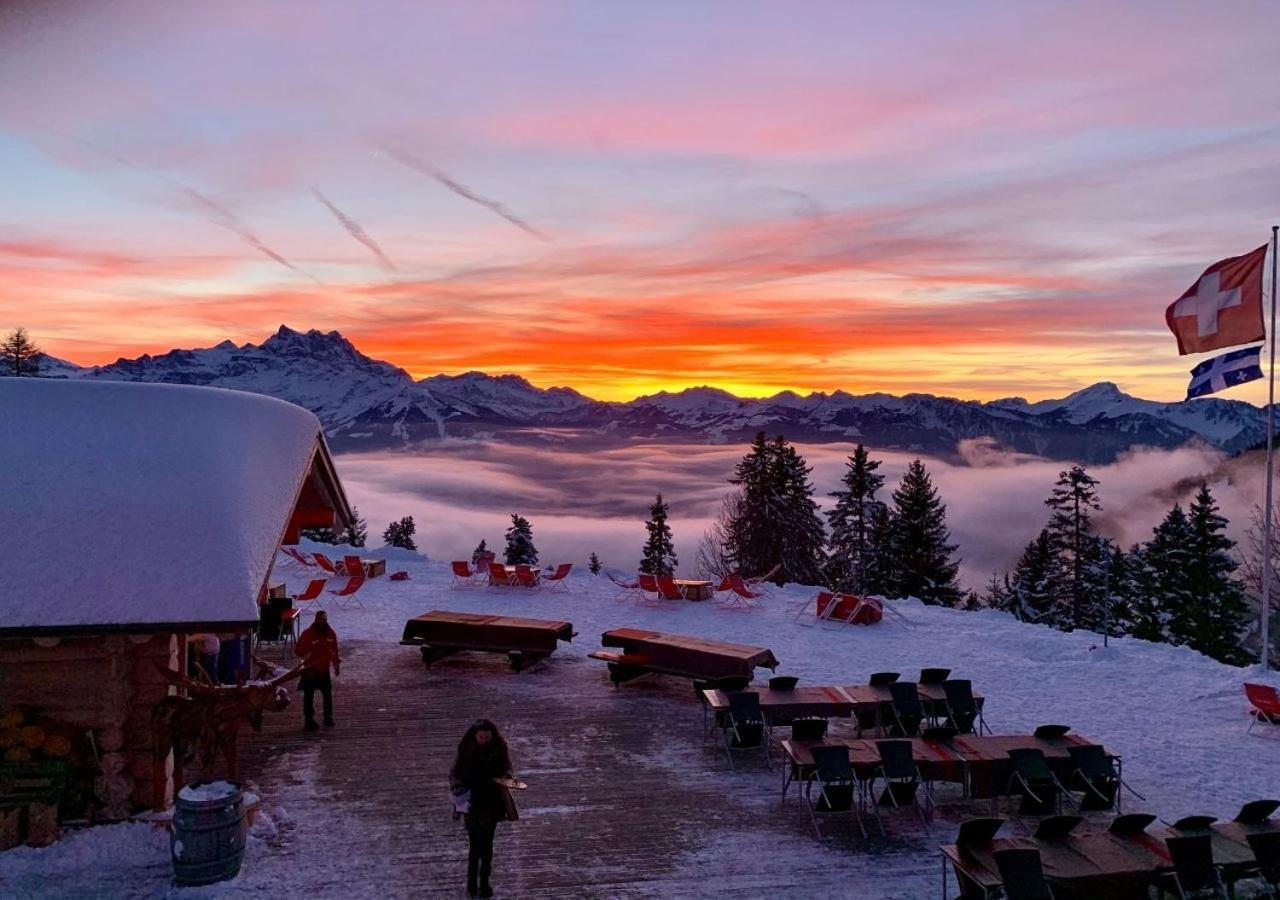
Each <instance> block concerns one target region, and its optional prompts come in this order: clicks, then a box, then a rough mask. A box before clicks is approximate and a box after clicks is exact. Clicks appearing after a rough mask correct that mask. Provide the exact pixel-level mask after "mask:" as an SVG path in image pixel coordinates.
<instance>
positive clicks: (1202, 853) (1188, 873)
mask: <svg viewBox="0 0 1280 900" xmlns="http://www.w3.org/2000/svg"><path fill="white" fill-rule="evenodd" d="M1165 845H1166V846H1167V847H1168V848H1169V858H1170V859H1171V860H1172V861H1173V875H1171V876H1168V877H1167V878H1166V879H1165V880H1163V881H1162V882H1161V884H1160V885H1159V886H1160V890H1161V891H1162V892H1163V891H1165V890H1168V891H1169V892H1170V893H1172V894H1173V895H1174V896H1175V897H1177V898H1179V900H1227V889H1226V886H1225V885H1224V884H1223V883H1222V874H1221V873H1220V872H1219V871H1218V867H1217V866H1216V865H1214V862H1213V838H1211V837H1210V836H1209V835H1207V834H1193V835H1185V836H1183V837H1171V838H1166V839H1165Z"/></svg>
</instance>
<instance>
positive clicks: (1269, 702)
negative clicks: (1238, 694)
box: [1244, 684, 1280, 733]
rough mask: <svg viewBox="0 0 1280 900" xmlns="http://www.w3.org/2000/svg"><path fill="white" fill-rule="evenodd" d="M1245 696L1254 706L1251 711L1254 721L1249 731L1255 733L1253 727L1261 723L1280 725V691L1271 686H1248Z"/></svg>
mask: <svg viewBox="0 0 1280 900" xmlns="http://www.w3.org/2000/svg"><path fill="white" fill-rule="evenodd" d="M1244 694H1245V696H1246V697H1248V698H1249V703H1250V704H1251V705H1252V706H1253V709H1251V710H1249V715H1251V716H1252V717H1253V721H1252V722H1250V723H1249V731H1253V726H1254V725H1257V724H1258V723H1259V722H1266V723H1267V724H1268V725H1280V691H1277V690H1276V689H1275V688H1273V687H1272V686H1271V685H1269V684H1246V685H1245V686H1244ZM1246 733H1248V732H1246Z"/></svg>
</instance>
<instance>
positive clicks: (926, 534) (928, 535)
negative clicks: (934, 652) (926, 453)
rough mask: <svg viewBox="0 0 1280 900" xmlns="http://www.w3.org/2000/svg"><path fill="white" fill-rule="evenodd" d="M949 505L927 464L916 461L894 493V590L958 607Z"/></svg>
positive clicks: (958, 595) (909, 467)
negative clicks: (937, 488) (934, 482)
mask: <svg viewBox="0 0 1280 900" xmlns="http://www.w3.org/2000/svg"><path fill="white" fill-rule="evenodd" d="M946 518H947V508H946V506H945V505H944V504H943V503H942V500H941V499H940V498H939V497H938V492H937V490H936V489H935V488H934V486H933V481H932V479H931V478H930V477H929V473H928V471H926V470H925V467H924V463H923V462H921V461H920V460H918V459H917V460H914V461H912V463H911V464H910V465H909V466H907V471H906V472H905V473H904V474H903V476H902V481H901V482H900V483H899V485H898V487H897V489H896V490H895V491H894V492H893V530H892V539H891V541H892V548H893V554H894V558H895V566H896V569H897V572H896V575H895V577H894V584H893V593H894V594H895V595H897V596H900V597H907V596H910V597H919V598H920V599H921V600H923V601H924V602H925V603H928V604H930V605H932V606H955V605H956V602H957V601H958V600H959V599H960V589H959V587H958V586H957V585H956V572H957V571H959V568H960V564H959V563H958V562H956V561H955V560H953V559H952V554H953V553H954V552H955V549H956V545H955V544H952V543H950V541H951V534H950V532H949V531H948V530H947V522H946Z"/></svg>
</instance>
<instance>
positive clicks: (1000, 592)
mask: <svg viewBox="0 0 1280 900" xmlns="http://www.w3.org/2000/svg"><path fill="white" fill-rule="evenodd" d="M980 605H981V606H982V607H983V608H985V609H999V610H1004V611H1006V612H1013V586H1012V585H1011V584H1010V582H1009V573H1008V572H1005V573H1004V575H1000V574H999V573H997V572H992V573H991V580H990V581H988V582H987V585H986V590H985V591H984V593H983V594H982V597H981V604H980Z"/></svg>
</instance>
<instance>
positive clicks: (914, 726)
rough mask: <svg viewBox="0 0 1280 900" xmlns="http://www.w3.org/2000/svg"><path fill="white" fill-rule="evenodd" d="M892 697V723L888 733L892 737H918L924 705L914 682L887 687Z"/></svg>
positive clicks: (898, 683)
mask: <svg viewBox="0 0 1280 900" xmlns="http://www.w3.org/2000/svg"><path fill="white" fill-rule="evenodd" d="M889 693H890V694H892V695H893V723H892V724H891V725H890V726H889V731H888V733H889V734H890V735H892V736H894V737H919V735H920V723H921V722H923V721H924V704H923V703H921V702H920V691H919V690H918V689H917V688H916V684H915V682H914V681H895V682H894V683H893V684H891V685H889Z"/></svg>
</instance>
